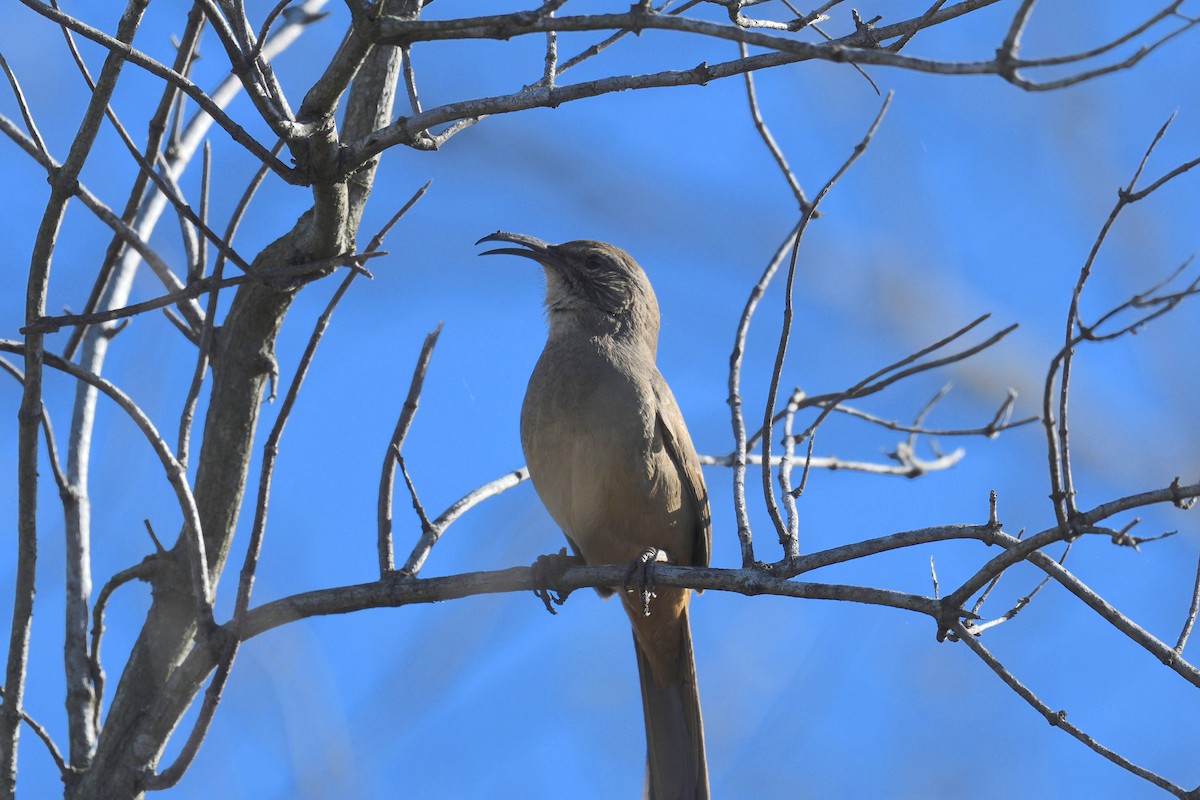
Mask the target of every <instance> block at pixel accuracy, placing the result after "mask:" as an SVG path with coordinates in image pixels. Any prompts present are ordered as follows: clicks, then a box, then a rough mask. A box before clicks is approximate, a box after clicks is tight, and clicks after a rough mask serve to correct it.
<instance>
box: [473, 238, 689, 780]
mask: <svg viewBox="0 0 1200 800" xmlns="http://www.w3.org/2000/svg"><path fill="white" fill-rule="evenodd" d="M483 242H504V243H508V244H513V245H517V247H498V248H494V249H491V250H487V251H485V252H483V253H480V255H495V254H505V255H515V256H522V257H524V258H529V259H532V260H534V261H536V262H537V263H538V264H540V265H541V266H542V269H543V272H544V274H545V279H546V294H545V307H546V319H547V326H548V333H547V337H546V345H545V348H544V349H543V351H542V354H541V357H540V358H539V359H538V362H537V366H535V367H534V370H533V374H532V375H531V376H530V378H529V386H528V388H527V389H526V392H525V400H524V403H523V404H522V407H521V447H522V450H523V451H524V454H525V458H526V463H527V465H528V468H529V474H530V478H531V480H532V482H533V486H534V489H535V490H536V492H537V495H538V497H539V498H540V499H541V501H542V504H543V505H544V506H545V507H546V509H547V511H549V512H550V516H551V517H553V518H554V521H555V522H556V523H557V524H558V525H559V527H560V528H561V529H562V531H563V533H564V534H565V535H566V537H567V541H568V543H569V544H570V546H571V549H572V550H573V551H574V553H575V555H576V556H577V557H580V558H582V559H583V561H584V563H586V564H590V565H602V564H629V565H631V566H630V575H636V576H638V581H639V582H640V583H641V587H640V588H641V591H639V592H633V591H631V590H630V588H629V587H628V586H627V587H626V591H625V592H623V593H622V594H621V598H622V605H623V606H624V608H625V611H626V613H627V614H628V616H629V620H630V622H631V624H632V628H633V643H634V650H635V651H636V655H637V666H638V677H639V681H640V684H641V692H642V710H643V715H644V718H645V727H646V772H645V777H644V781H643V797H646V798H651V800H697V799H698V798H705V799H706V798H708V796H709V794H708V791H709V788H708V767H707V763H706V757H705V750H704V724H703V719H702V717H701V713H700V697H699V693H698V690H697V685H696V666H695V660H694V657H693V653H692V635H691V628H690V625H689V622H688V604H689V600H690V596H691V592H690V590H688V589H686V588H681V587H661V588H656V587H654V586H653V568H654V565H655V564H656V563H671V564H678V565H690V566H698V567H706V566H708V563H709V556H710V551H711V539H712V529H711V521H710V517H709V509H708V494H707V491H706V489H705V486H704V478H703V476H702V475H701V471H700V461H699V458H698V457H697V455H696V448H695V447H694V446H693V444H692V440H691V437H690V436H689V435H688V430H687V426H686V425H685V424H684V421H683V414H682V413H681V412H680V410H679V405H678V403H676V401H675V397H674V395H672V393H671V389H670V387H669V386H668V385H667V382H666V380H664V379H663V376H662V374H661V373H660V372H659V371H658V367H657V365H656V353H657V349H658V329H659V313H658V301H657V299H656V298H655V296H654V290H653V289H652V288H651V286H650V281H649V279H648V278H647V277H646V273H645V272H644V271H643V270H642V268H641V266H640V265H639V264H638V263H637V261H635V260H634V259H633V257H632V256H630V255H629V254H628V253H627V252H625V251H624V250H622V249H620V248H619V247H616V246H614V245H611V244H607V243H605V242H599V241H593V240H578V241H570V242H565V243H563V244H547V243H546V242H543V241H541V240H540V239H536V238H534V237H532V236H527V235H524V234H519V233H507V232H504V231H497V232H496V233H493V234H489V235H488V236H485V237H483V238H482V239H480V240H479V242H477V243H476V244H482V243H483ZM628 580H629V579H628V578H627V583H628ZM598 591H599V592H600V593H601V595H602V596H608V595H611V594H612V590H611V589H600V590H598ZM651 599H653V602H651Z"/></svg>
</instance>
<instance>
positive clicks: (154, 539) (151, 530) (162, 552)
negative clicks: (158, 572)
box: [142, 519, 167, 556]
mask: <svg viewBox="0 0 1200 800" xmlns="http://www.w3.org/2000/svg"><path fill="white" fill-rule="evenodd" d="M142 522H143V524H145V526H146V532H147V533H149V534H150V540H151V541H152V542H154V552H156V553H158V554H159V555H160V556H161V555H166V552H167V551H166V549H165V548H164V547H163V546H162V542H160V541H159V540H158V537H157V536H155V535H154V528H153V527H152V526H151V525H150V520H148V519H143V520H142Z"/></svg>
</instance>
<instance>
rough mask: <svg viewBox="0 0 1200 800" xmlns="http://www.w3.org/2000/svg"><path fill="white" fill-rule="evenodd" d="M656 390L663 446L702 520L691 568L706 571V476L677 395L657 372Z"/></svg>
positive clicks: (709, 530)
mask: <svg viewBox="0 0 1200 800" xmlns="http://www.w3.org/2000/svg"><path fill="white" fill-rule="evenodd" d="M653 387H654V399H655V401H656V405H657V408H656V412H657V415H658V426H659V428H660V429H661V430H662V438H663V445H664V446H665V447H666V449H667V454H668V455H669V456H670V457H671V461H673V462H674V463H675V466H676V468H677V469H678V470H679V476H680V478H681V479H682V482H683V492H684V497H685V498H690V499H691V502H692V507H693V508H695V509H696V518H697V519H698V520H699V525H698V526H697V529H696V539H695V543H694V546H693V548H692V562H691V563H692V566H697V567H707V566H708V561H709V556H710V554H711V553H712V519H711V518H710V517H709V513H708V490H707V489H705V488H704V476H703V475H702V474H701V473H700V458H699V457H698V456H697V455H696V447H695V446H694V445H693V444H692V437H691V436H689V435H688V430H687V425H685V424H684V422H683V414H682V413H680V411H679V405H678V404H677V403H676V402H675V395H673V394H671V387H670V386H668V385H667V382H666V380H665V379H664V378H663V376H662V375H661V374H660V373H659V372H658V370H657V369H656V370H655V371H654V378H653Z"/></svg>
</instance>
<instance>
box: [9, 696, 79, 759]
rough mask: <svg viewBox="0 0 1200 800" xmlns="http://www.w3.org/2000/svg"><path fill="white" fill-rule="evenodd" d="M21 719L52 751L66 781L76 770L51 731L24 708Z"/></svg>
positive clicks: (49, 751) (47, 748)
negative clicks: (64, 756) (70, 765)
mask: <svg viewBox="0 0 1200 800" xmlns="http://www.w3.org/2000/svg"><path fill="white" fill-rule="evenodd" d="M4 697H5V693H4V687H3V686H0V698H4ZM20 719H21V721H22V722H24V723H25V724H26V725H28V726H29V730H31V731H33V733H34V735H35V736H37V737H38V738H39V739H41V740H42V743H43V744H44V745H46V751H47V752H48V753H50V758H51V759H53V761H54V766H56V767H58V773H59V775H60V776H61V777H62V779H63V781H66V780H67V779H68V777H69V776H70V775H71V773H72V772H73V771H74V770H73V769H72V768H71V767H69V766H68V765H67V762H66V761H65V760H64V759H63V755H62V751H61V750H59V749H58V745H56V744H55V743H54V739H53V738H51V736H50V732H49V731H48V730H46V728H45V726H44V725H42V724H41V723H39V722H38V721H37V720H35V719H34V718H33V717H31V716H29V714H28V713H27V712H26V711H25V710H24V709H22V710H21V713H20Z"/></svg>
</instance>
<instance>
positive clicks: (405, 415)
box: [377, 323, 442, 578]
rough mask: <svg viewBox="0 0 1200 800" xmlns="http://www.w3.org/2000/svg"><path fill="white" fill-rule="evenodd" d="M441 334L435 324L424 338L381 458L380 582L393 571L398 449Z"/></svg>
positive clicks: (410, 423)
mask: <svg viewBox="0 0 1200 800" xmlns="http://www.w3.org/2000/svg"><path fill="white" fill-rule="evenodd" d="M441 332H442V325H441V323H438V326H437V327H436V328H434V329H433V330H432V331H430V332H429V334H427V335H426V336H425V342H424V344H422V345H421V352H420V355H418V356H417V364H416V366H415V367H414V368H413V375H412V380H411V381H410V382H409V386H408V397H406V398H405V400H404V405H403V406H401V408H400V417H399V418H398V419H397V420H396V428H395V430H393V431H392V438H391V440H390V441H389V442H388V447H387V451H386V453H385V454H384V457H383V469H382V471H381V474H380V476H379V501H378V506H377V507H378V514H379V543H378V547H379V575H380V577H381V578H382V577H383V576H385V575H387V574H388V573H390V572H392V571H394V570H395V568H396V562H395V558H394V555H393V552H394V551H393V545H392V491H393V483H394V481H395V475H396V466H395V465H396V460H397V459H398V458H399V456H400V448H401V447H402V446H403V445H404V439H405V437H406V436H408V429H409V427H410V426H411V425H412V421H413V417H414V416H416V413H417V405H418V404H419V401H420V398H421V387H422V385H423V384H424V383H425V373H426V372H427V371H428V369H429V360H430V359H431V358H432V357H433V348H434V346H436V345H437V340H438V335H439V334H441ZM410 560H411V559H410Z"/></svg>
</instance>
